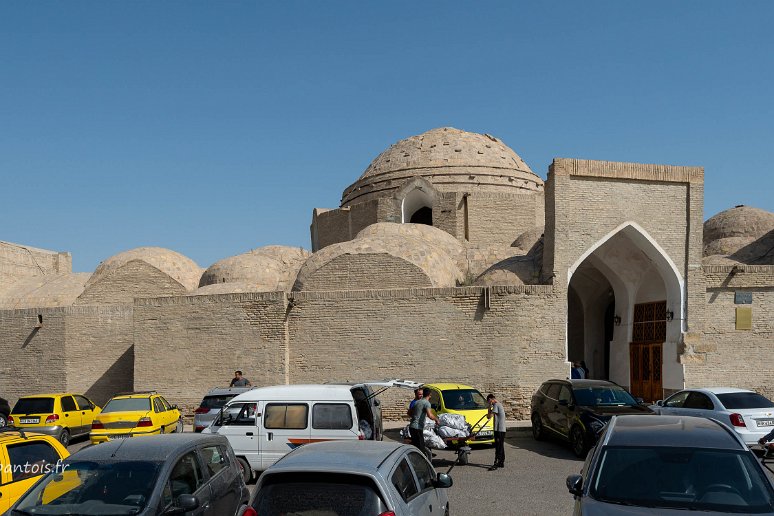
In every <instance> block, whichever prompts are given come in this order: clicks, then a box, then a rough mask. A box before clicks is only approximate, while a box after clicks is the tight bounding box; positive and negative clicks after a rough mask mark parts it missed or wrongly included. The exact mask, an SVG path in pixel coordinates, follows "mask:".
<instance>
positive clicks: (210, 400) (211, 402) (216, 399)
mask: <svg viewBox="0 0 774 516" xmlns="http://www.w3.org/2000/svg"><path fill="white" fill-rule="evenodd" d="M234 396H236V394H225V395H222V396H205V397H204V399H203V400H202V402H201V404H200V405H199V406H200V407H201V408H206V409H219V408H221V407H222V406H223V405H225V404H226V403H227V402H228V400H230V399H231V398H233V397H234Z"/></svg>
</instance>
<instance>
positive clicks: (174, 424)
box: [89, 391, 183, 444]
mask: <svg viewBox="0 0 774 516" xmlns="http://www.w3.org/2000/svg"><path fill="white" fill-rule="evenodd" d="M182 431H183V418H182V416H181V414H180V411H179V410H178V409H177V406H176V405H170V403H169V402H168V401H167V400H165V399H164V397H163V396H161V395H159V394H157V393H156V392H155V391H144V392H128V393H122V394H117V395H116V396H113V397H112V398H111V399H110V400H109V401H108V402H107V403H105V406H104V407H103V408H102V412H101V413H100V414H99V416H98V417H97V418H96V419H94V421H93V422H92V423H91V432H90V433H89V439H90V440H91V442H92V444H99V443H104V442H106V441H110V440H112V439H125V438H127V437H135V436H140V435H157V434H169V433H172V432H182Z"/></svg>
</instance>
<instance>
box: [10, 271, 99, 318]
mask: <svg viewBox="0 0 774 516" xmlns="http://www.w3.org/2000/svg"><path fill="white" fill-rule="evenodd" d="M89 276H90V274H89V273H87V272H78V273H74V274H46V275H43V276H33V277H28V278H22V279H20V280H18V281H16V282H14V283H12V284H11V285H10V286H9V287H8V288H7V289H6V290H5V291H4V292H2V293H0V308H4V309H20V308H50V307H55V306H70V305H72V304H73V303H75V300H76V299H77V298H78V296H79V295H81V293H82V292H83V287H84V285H85V284H86V281H87V280H88V279H89Z"/></svg>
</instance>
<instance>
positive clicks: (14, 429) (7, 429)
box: [0, 425, 27, 439]
mask: <svg viewBox="0 0 774 516" xmlns="http://www.w3.org/2000/svg"><path fill="white" fill-rule="evenodd" d="M4 432H19V435H20V436H21V438H22V439H26V438H27V434H26V433H24V429H23V428H19V427H17V426H11V425H8V426H4V427H0V433H4Z"/></svg>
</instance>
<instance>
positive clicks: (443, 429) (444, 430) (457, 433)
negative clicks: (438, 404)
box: [436, 426, 468, 438]
mask: <svg viewBox="0 0 774 516" xmlns="http://www.w3.org/2000/svg"><path fill="white" fill-rule="evenodd" d="M436 431H437V432H438V435H440V436H441V437H446V438H448V437H467V436H468V433H467V432H466V431H465V430H457V429H456V428H452V427H450V426H439V427H438V429H437V430H436Z"/></svg>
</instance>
